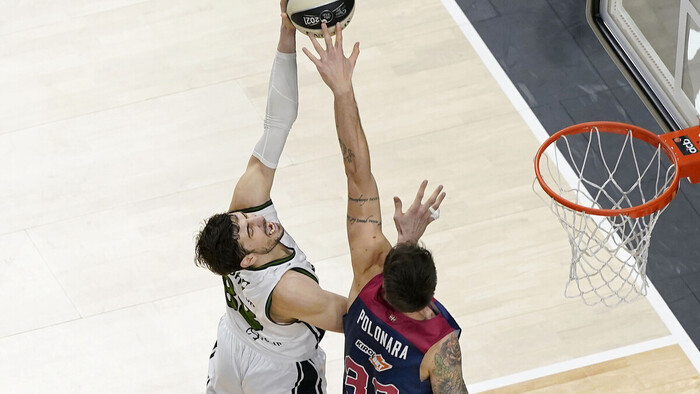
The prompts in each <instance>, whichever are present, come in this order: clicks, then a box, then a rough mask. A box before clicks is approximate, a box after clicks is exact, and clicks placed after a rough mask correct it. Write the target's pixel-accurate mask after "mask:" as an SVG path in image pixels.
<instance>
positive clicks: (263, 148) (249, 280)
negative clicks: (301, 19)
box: [195, 0, 347, 394]
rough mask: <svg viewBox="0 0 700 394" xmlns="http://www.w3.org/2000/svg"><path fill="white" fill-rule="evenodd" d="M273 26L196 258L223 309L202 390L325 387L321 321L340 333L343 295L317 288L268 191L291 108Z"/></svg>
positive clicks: (287, 60)
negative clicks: (270, 51) (236, 158)
mask: <svg viewBox="0 0 700 394" xmlns="http://www.w3.org/2000/svg"><path fill="white" fill-rule="evenodd" d="M285 5H286V0H281V4H280V6H281V9H282V25H281V28H280V38H279V43H278V46H277V54H276V56H275V62H274V64H273V67H272V72H271V75H270V87H269V92H268V102H267V111H266V117H265V129H264V132H263V135H262V137H261V138H260V140H259V141H258V143H257V145H256V146H255V149H254V151H253V155H252V156H251V158H250V160H249V162H248V166H247V168H246V171H245V173H244V174H243V175H242V176H241V178H240V179H239V181H238V183H237V184H236V187H235V189H234V192H233V198H232V200H231V204H230V206H229V211H228V212H227V213H222V214H217V215H214V216H212V217H210V218H209V219H207V221H206V223H205V225H204V227H203V229H202V230H201V232H200V234H199V235H198V237H197V245H196V249H195V253H196V258H195V261H196V262H197V264H198V265H200V266H204V267H206V268H208V269H209V270H211V271H212V272H214V273H217V274H219V275H221V276H222V279H223V282H224V289H225V295H226V304H227V311H226V314H225V315H224V316H223V317H222V318H221V321H220V322H219V328H218V333H217V342H216V344H215V345H214V350H213V352H212V355H211V357H210V362H209V379H208V381H207V393H246V394H251V393H266V394H274V393H290V392H291V393H325V387H326V381H325V376H324V372H325V354H324V352H323V350H321V349H320V348H319V347H318V343H319V341H320V340H321V337H322V336H323V332H324V330H331V331H336V332H342V329H343V325H342V315H343V313H344V312H345V308H346V304H347V299H346V298H345V297H343V296H340V295H337V294H333V293H331V292H327V291H325V290H323V289H322V288H321V287H320V286H319V284H318V278H317V277H316V274H315V273H314V268H313V266H312V265H311V264H310V263H309V262H308V261H307V260H306V256H305V255H304V253H303V252H302V251H301V250H300V249H299V247H298V246H297V244H296V242H294V240H293V239H292V237H291V236H290V235H289V234H288V233H287V232H286V231H285V228H284V227H283V226H282V225H281V224H280V223H279V220H278V219H277V212H276V210H275V208H274V206H273V205H272V201H271V200H270V190H271V188H272V182H273V178H274V175H275V168H276V167H277V164H278V161H279V158H280V155H281V153H282V148H283V147H284V144H285V141H286V139H287V135H288V133H289V131H290V129H291V126H292V123H293V122H294V120H295V119H296V115H297V107H298V93H297V91H298V90H297V75H296V74H297V73H296V38H295V29H294V27H293V26H292V24H291V22H290V21H289V18H288V17H287V16H286V14H285V12H284V11H285V8H286V7H285Z"/></svg>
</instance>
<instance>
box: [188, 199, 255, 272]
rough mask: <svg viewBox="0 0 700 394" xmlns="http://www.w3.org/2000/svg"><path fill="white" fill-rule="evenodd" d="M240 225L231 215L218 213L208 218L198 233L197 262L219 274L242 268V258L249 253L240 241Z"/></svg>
mask: <svg viewBox="0 0 700 394" xmlns="http://www.w3.org/2000/svg"><path fill="white" fill-rule="evenodd" d="M238 231H239V227H238V225H237V224H236V223H234V222H233V221H232V220H231V216H229V215H228V214H225V213H218V214H216V215H213V216H212V217H210V218H209V219H207V220H206V222H205V223H204V226H203V227H202V229H201V230H200V232H199V234H198V235H197V240H196V246H195V248H194V253H195V258H194V261H195V264H197V265H198V266H200V267H205V268H208V269H209V270H210V271H212V272H214V273H217V274H219V275H223V276H225V275H228V274H231V273H234V272H236V271H238V270H240V269H241V260H243V257H245V255H246V254H248V253H247V252H246V251H245V250H244V249H243V247H241V245H240V243H239V242H238Z"/></svg>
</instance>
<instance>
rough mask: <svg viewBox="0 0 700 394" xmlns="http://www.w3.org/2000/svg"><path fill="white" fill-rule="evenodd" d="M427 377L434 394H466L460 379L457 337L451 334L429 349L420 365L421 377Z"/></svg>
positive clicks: (459, 354)
mask: <svg viewBox="0 0 700 394" xmlns="http://www.w3.org/2000/svg"><path fill="white" fill-rule="evenodd" d="M423 375H428V377H429V378H430V387H431V388H432V389H433V392H434V393H435V394H467V393H468V391H467V386H466V384H464V377H462V350H461V349H460V347H459V337H458V335H457V333H456V332H452V333H451V334H449V335H447V336H446V337H445V338H443V339H442V340H441V341H440V342H438V343H436V344H435V345H433V347H431V348H430V349H429V350H428V352H427V353H426V354H425V357H424V359H423V363H422V365H421V376H423Z"/></svg>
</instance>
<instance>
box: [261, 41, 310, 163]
mask: <svg viewBox="0 0 700 394" xmlns="http://www.w3.org/2000/svg"><path fill="white" fill-rule="evenodd" d="M298 108H299V89H298V83H297V55H296V53H282V52H279V51H278V52H277V54H276V55H275V61H274V63H273V64H272V72H271V73H270V86H269V88H268V93H267V109H266V111H265V130H264V131H263V135H262V137H260V140H259V141H258V143H257V144H256V145H255V149H254V150H253V155H254V156H255V157H257V158H258V159H259V160H260V161H261V162H262V163H263V164H264V165H266V166H267V167H270V168H277V164H278V163H279V160H280V156H281V155H282V148H284V143H285V142H286V141H287V135H289V130H291V128H292V124H293V123H294V121H295V120H296V118H297V110H298Z"/></svg>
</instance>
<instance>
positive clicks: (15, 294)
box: [0, 0, 700, 393]
mask: <svg viewBox="0 0 700 394" xmlns="http://www.w3.org/2000/svg"><path fill="white" fill-rule="evenodd" d="M448 3H450V1H448V0H445V1H444V2H441V1H439V0H409V1H403V2H401V1H398V0H384V1H381V2H375V1H369V0H358V1H357V10H356V13H355V17H354V19H353V21H352V23H351V24H350V26H349V28H348V29H347V30H346V34H345V37H346V41H347V42H354V41H360V42H361V55H360V58H359V61H358V66H357V68H356V71H355V87H356V95H357V100H358V103H359V107H360V113H361V116H362V121H363V125H364V128H365V130H366V133H367V137H368V140H369V143H370V150H371V153H372V160H373V161H372V164H373V170H374V173H375V177H376V179H377V182H378V185H379V189H380V192H381V198H382V206H383V214H384V220H385V223H386V225H385V226H384V228H385V232H386V233H387V235H388V238H389V239H390V240H393V239H395V237H396V232H395V230H394V229H393V228H392V225H391V220H390V219H389V218H391V215H392V212H393V204H392V201H391V197H392V196H394V195H398V196H401V197H403V198H404V199H405V200H406V199H410V198H411V197H412V196H413V193H414V191H415V189H416V187H417V186H418V184H419V183H420V181H421V180H422V179H429V180H430V182H431V184H432V185H437V184H443V185H445V188H446V191H447V198H446V200H445V202H444V203H443V207H442V217H441V218H440V220H439V221H437V222H435V223H434V224H433V225H431V227H430V228H429V230H428V232H427V233H426V235H425V237H424V238H423V240H424V242H425V244H426V246H428V247H429V248H430V249H431V250H432V251H433V252H434V255H435V258H436V261H437V264H438V275H439V284H438V291H437V298H438V299H440V300H441V301H442V303H443V304H445V305H446V306H447V307H448V309H449V310H450V311H451V313H452V314H453V315H454V316H455V317H456V318H457V320H458V322H459V324H460V325H461V327H462V329H463V333H462V336H461V341H460V342H461V345H462V351H463V357H464V366H463V367H464V375H465V379H466V381H467V385H468V386H469V387H470V389H471V391H472V392H479V391H487V390H495V392H528V391H529V392H576V393H578V392H581V393H584V392H585V393H590V392H601V393H603V392H606V393H607V392H621V393H624V392H649V393H652V392H668V393H677V392H697V391H698V390H700V380H699V379H700V378H699V377H698V371H697V370H696V369H695V367H693V365H692V364H691V362H690V361H689V359H688V357H687V355H686V353H685V352H684V351H683V350H682V349H681V348H680V347H679V346H678V345H677V343H678V337H677V335H676V334H675V333H674V330H673V327H672V325H671V326H669V325H668V322H665V320H663V319H662V318H661V317H660V316H659V314H658V313H657V310H656V309H655V308H654V306H653V305H652V304H651V302H650V301H649V300H647V299H642V300H640V301H638V302H636V303H633V304H629V305H622V306H620V307H617V308H614V309H609V308H605V307H588V306H585V305H583V304H582V303H581V302H580V301H578V300H575V299H567V298H564V297H563V292H564V283H565V282H566V277H567V272H568V264H567V263H568V260H569V257H570V256H569V247H568V244H567V241H566V236H565V233H564V231H563V230H562V229H561V228H560V227H559V224H558V222H557V220H556V218H555V217H554V216H553V215H551V214H550V212H549V211H548V209H547V207H546V206H545V205H544V203H543V202H542V201H541V200H540V199H539V198H538V197H537V196H536V195H535V194H534V193H533V191H532V180H533V174H532V169H531V167H532V159H533V155H534V152H535V150H536V148H537V146H538V145H539V142H538V141H537V138H536V137H535V135H533V132H532V127H531V126H532V125H531V124H529V123H527V122H526V121H525V120H524V116H523V113H524V112H525V111H526V110H527V109H526V108H525V107H524V106H521V105H518V104H517V103H516V104H514V102H513V101H512V100H511V99H509V96H508V93H507V92H505V91H504V90H503V89H502V88H501V85H499V84H498V82H497V79H496V78H494V76H493V74H492V72H491V71H490V69H489V67H488V65H487V64H485V62H484V60H483V57H482V56H481V55H480V53H479V52H478V50H475V48H474V46H472V44H471V43H470V41H469V40H468V39H467V38H465V33H464V31H465V30H464V29H465V28H466V27H465V24H464V22H463V21H462V22H460V21H459V20H455V19H454V18H453V17H451V14H450V12H449V4H448ZM278 24H279V20H278V9H277V2H276V1H272V0H265V1H243V0H227V1H223V0H196V1H195V0H179V1H166V0H93V1H90V2H86V1H78V0H53V1H50V2H49V1H32V0H28V1H21V0H8V1H5V2H0V86H2V89H0V103H1V105H0V168H2V171H0V198H1V201H2V204H0V315H2V316H4V318H3V319H0V392H8V393H25V392H26V393H35V392H53V393H86V392H90V393H92V392H114V393H136V392H144V393H146V392H147V393H173V392H177V393H203V392H204V384H205V381H206V375H207V362H208V356H209V353H210V349H211V347H212V345H213V344H214V340H215V337H216V326H217V322H218V319H219V317H220V316H221V314H222V313H223V312H224V305H225V304H224V294H223V289H222V288H221V284H220V283H221V282H220V279H219V278H217V277H216V276H214V275H212V274H210V273H209V272H207V271H205V270H204V269H201V268H197V267H195V266H194V264H193V261H192V259H193V238H194V236H195V234H196V232H197V231H198V229H199V227H200V225H201V222H202V220H203V219H204V218H205V217H208V216H209V215H211V214H212V213H215V212H220V211H223V210H225V209H226V207H227V205H228V202H229V199H230V195H231V193H232V191H233V186H234V185H235V182H236V180H237V179H238V176H240V174H241V173H242V171H243V169H244V166H245V164H246V163H247V160H248V157H249V155H250V152H251V151H252V147H253V145H254V144H255V142H256V141H257V138H258V136H259V134H260V132H261V130H262V120H263V114H264V110H265V95H266V93H267V80H268V74H269V70H270V66H271V61H272V57H273V55H274V48H275V45H276V39H277V31H278ZM301 46H307V47H308V46H309V44H308V42H307V40H306V39H305V37H299V38H298V47H299V48H301ZM298 64H299V81H300V108H299V117H298V120H297V122H296V124H295V126H294V129H293V131H292V133H291V135H290V137H289V140H288V142H287V146H286V148H285V152H284V155H283V157H282V160H281V166H280V168H279V170H278V172H277V176H276V180H275V185H274V188H273V194H272V196H273V200H274V201H275V204H276V206H277V208H278V210H279V213H280V220H281V221H282V223H283V224H284V226H285V227H286V228H287V230H288V231H289V232H290V233H291V234H293V236H294V237H295V239H296V240H297V242H298V243H299V245H301V247H302V248H303V249H304V251H305V252H306V254H307V255H308V256H309V258H310V260H311V261H312V262H313V263H314V264H315V266H316V268H317V271H318V273H319V276H320V278H321V284H322V285H323V286H324V287H326V288H327V289H330V290H333V291H336V292H338V293H341V294H346V293H347V291H348V289H349V282H348V278H349V277H350V276H349V275H350V272H351V270H350V262H349V255H348V247H347V244H346V239H345V227H344V221H345V214H344V212H345V198H344V195H345V182H344V175H343V170H342V161H341V157H340V155H339V150H338V147H337V140H336V137H335V131H334V125H333V112H332V100H331V94H330V91H329V90H328V89H327V88H326V87H325V85H324V84H323V83H322V82H321V80H320V78H319V77H318V75H317V73H316V71H315V68H314V67H313V65H312V64H311V63H310V62H309V61H308V59H306V58H305V57H304V56H303V54H301V52H299V57H298ZM669 327H671V328H669ZM322 346H323V347H324V349H325V350H326V352H327V354H328V363H327V377H328V381H329V383H328V388H329V393H338V392H340V387H341V383H342V382H341V380H342V361H341V360H342V355H343V349H342V337H341V336H340V335H338V334H328V335H327V336H326V338H325V339H324V341H323V342H322ZM597 355H602V356H600V357H598V356H597ZM617 355H620V357H617ZM529 371H530V372H532V371H534V372H532V373H530V372H529Z"/></svg>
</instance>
